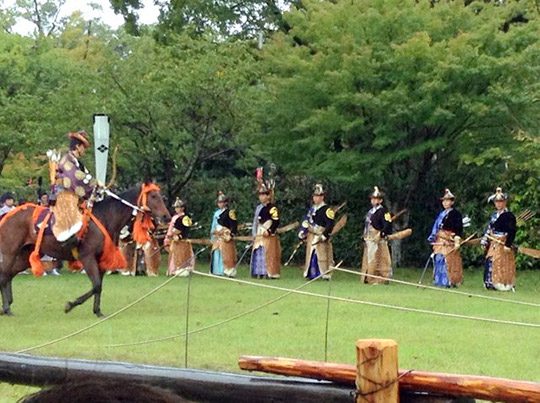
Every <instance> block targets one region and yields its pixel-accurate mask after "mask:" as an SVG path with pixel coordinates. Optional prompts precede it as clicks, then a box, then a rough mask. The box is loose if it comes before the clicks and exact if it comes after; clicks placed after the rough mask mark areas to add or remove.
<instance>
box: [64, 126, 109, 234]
mask: <svg viewBox="0 0 540 403" xmlns="http://www.w3.org/2000/svg"><path fill="white" fill-rule="evenodd" d="M68 138H69V139H70V144H69V152H68V153H66V154H65V155H64V156H63V157H62V158H61V159H60V162H59V163H58V168H57V170H56V177H55V189H56V193H57V196H56V204H55V206H54V214H55V222H54V225H53V233H54V236H55V237H56V239H57V240H58V241H59V242H62V243H67V242H68V241H72V240H76V238H75V236H76V234H77V233H78V232H79V231H80V230H81V228H82V226H83V215H82V213H81V211H80V209H79V205H80V202H81V200H88V199H89V198H90V196H91V194H92V192H93V191H94V189H95V187H96V186H98V185H100V184H99V183H98V181H97V180H96V179H94V178H93V177H92V175H91V174H90V172H89V171H88V169H86V167H85V166H84V165H83V163H82V162H81V161H80V158H82V157H83V156H84V154H85V153H86V149H87V148H88V147H89V146H90V142H89V141H88V133H86V132H85V131H79V132H72V133H69V134H68Z"/></svg>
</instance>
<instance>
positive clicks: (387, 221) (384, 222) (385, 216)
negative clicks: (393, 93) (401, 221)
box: [370, 206, 392, 238]
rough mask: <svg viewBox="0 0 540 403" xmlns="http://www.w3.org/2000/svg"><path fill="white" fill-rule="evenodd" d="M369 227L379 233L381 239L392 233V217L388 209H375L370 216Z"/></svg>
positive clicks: (382, 207)
mask: <svg viewBox="0 0 540 403" xmlns="http://www.w3.org/2000/svg"><path fill="white" fill-rule="evenodd" d="M370 221H371V226H372V227H373V228H375V229H376V230H377V231H381V237H383V238H384V237H385V236H387V235H390V234H391V233H392V217H391V215H390V213H389V212H388V209H387V208H386V207H384V206H381V208H379V209H377V211H375V213H373V215H372V216H371V220H370Z"/></svg>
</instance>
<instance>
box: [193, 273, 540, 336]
mask: <svg viewBox="0 0 540 403" xmlns="http://www.w3.org/2000/svg"><path fill="white" fill-rule="evenodd" d="M193 273H194V274H197V275H198V276H203V277H211V278H216V279H219V280H224V281H232V282H236V283H240V284H247V285H251V286H254V287H262V288H268V289H272V290H279V291H290V292H291V293H293V294H299V295H306V296H310V297H316V298H323V299H332V300H335V301H342V302H347V303H353V304H361V305H368V306H375V307H378V308H388V309H395V310H398V311H406V312H416V313H425V314H429V315H436V316H443V317H447V318H457V319H467V320H475V321H479V322H489V323H498V324H504V325H515V326H524V327H539V328H540V324H537V323H527V322H515V321H509V320H500V319H490V318H482V317H479V316H467V315H460V314H455V313H447V312H439V311H430V310H427V309H418V308H407V307H403V306H399V305H389V304H381V303H378V302H369V301H362V300H359V299H353V298H342V297H335V296H331V295H323V294H316V293H311V292H307V291H300V290H291V289H288V288H283V287H277V286H272V285H267V284H257V283H253V282H251V281H245V280H240V279H236V278H229V277H220V276H214V275H213V274H207V273H201V272H198V271H194V272H193Z"/></svg>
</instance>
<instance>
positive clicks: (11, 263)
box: [0, 249, 30, 316]
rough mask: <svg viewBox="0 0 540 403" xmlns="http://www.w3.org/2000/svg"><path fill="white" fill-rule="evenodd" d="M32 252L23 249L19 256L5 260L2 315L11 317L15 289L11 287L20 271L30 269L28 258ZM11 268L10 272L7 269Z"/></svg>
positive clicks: (0, 281)
mask: <svg viewBox="0 0 540 403" xmlns="http://www.w3.org/2000/svg"><path fill="white" fill-rule="evenodd" d="M29 255H30V252H29V251H28V250H25V249H23V250H22V251H21V252H20V254H19V255H16V256H13V257H11V258H10V259H6V256H4V259H5V263H6V262H7V263H6V264H5V266H4V268H3V270H2V271H0V290H1V292H2V314H4V315H8V316H11V315H13V312H11V304H13V289H12V287H11V284H12V281H13V277H14V276H15V274H17V273H18V272H20V271H23V270H25V269H27V268H28V265H29V263H28V256H29ZM8 267H9V270H8V269H7V268H8Z"/></svg>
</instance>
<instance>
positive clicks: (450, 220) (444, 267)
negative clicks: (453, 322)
mask: <svg viewBox="0 0 540 403" xmlns="http://www.w3.org/2000/svg"><path fill="white" fill-rule="evenodd" d="M454 200H455V196H454V195H453V194H452V192H451V191H450V189H446V190H445V191H444V195H443V197H441V203H442V206H443V211H441V212H440V213H439V215H438V216H437V219H436V220H435V222H434V223H433V228H432V229H431V234H430V235H429V237H428V241H429V242H430V243H431V245H432V246H433V255H434V257H433V261H434V263H433V265H434V270H433V284H434V285H436V286H439V287H457V286H458V285H459V284H461V283H463V265H462V261H461V254H460V253H459V246H460V242H461V238H462V236H463V217H462V216H461V213H460V212H459V211H457V210H456V209H455V208H454Z"/></svg>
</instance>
